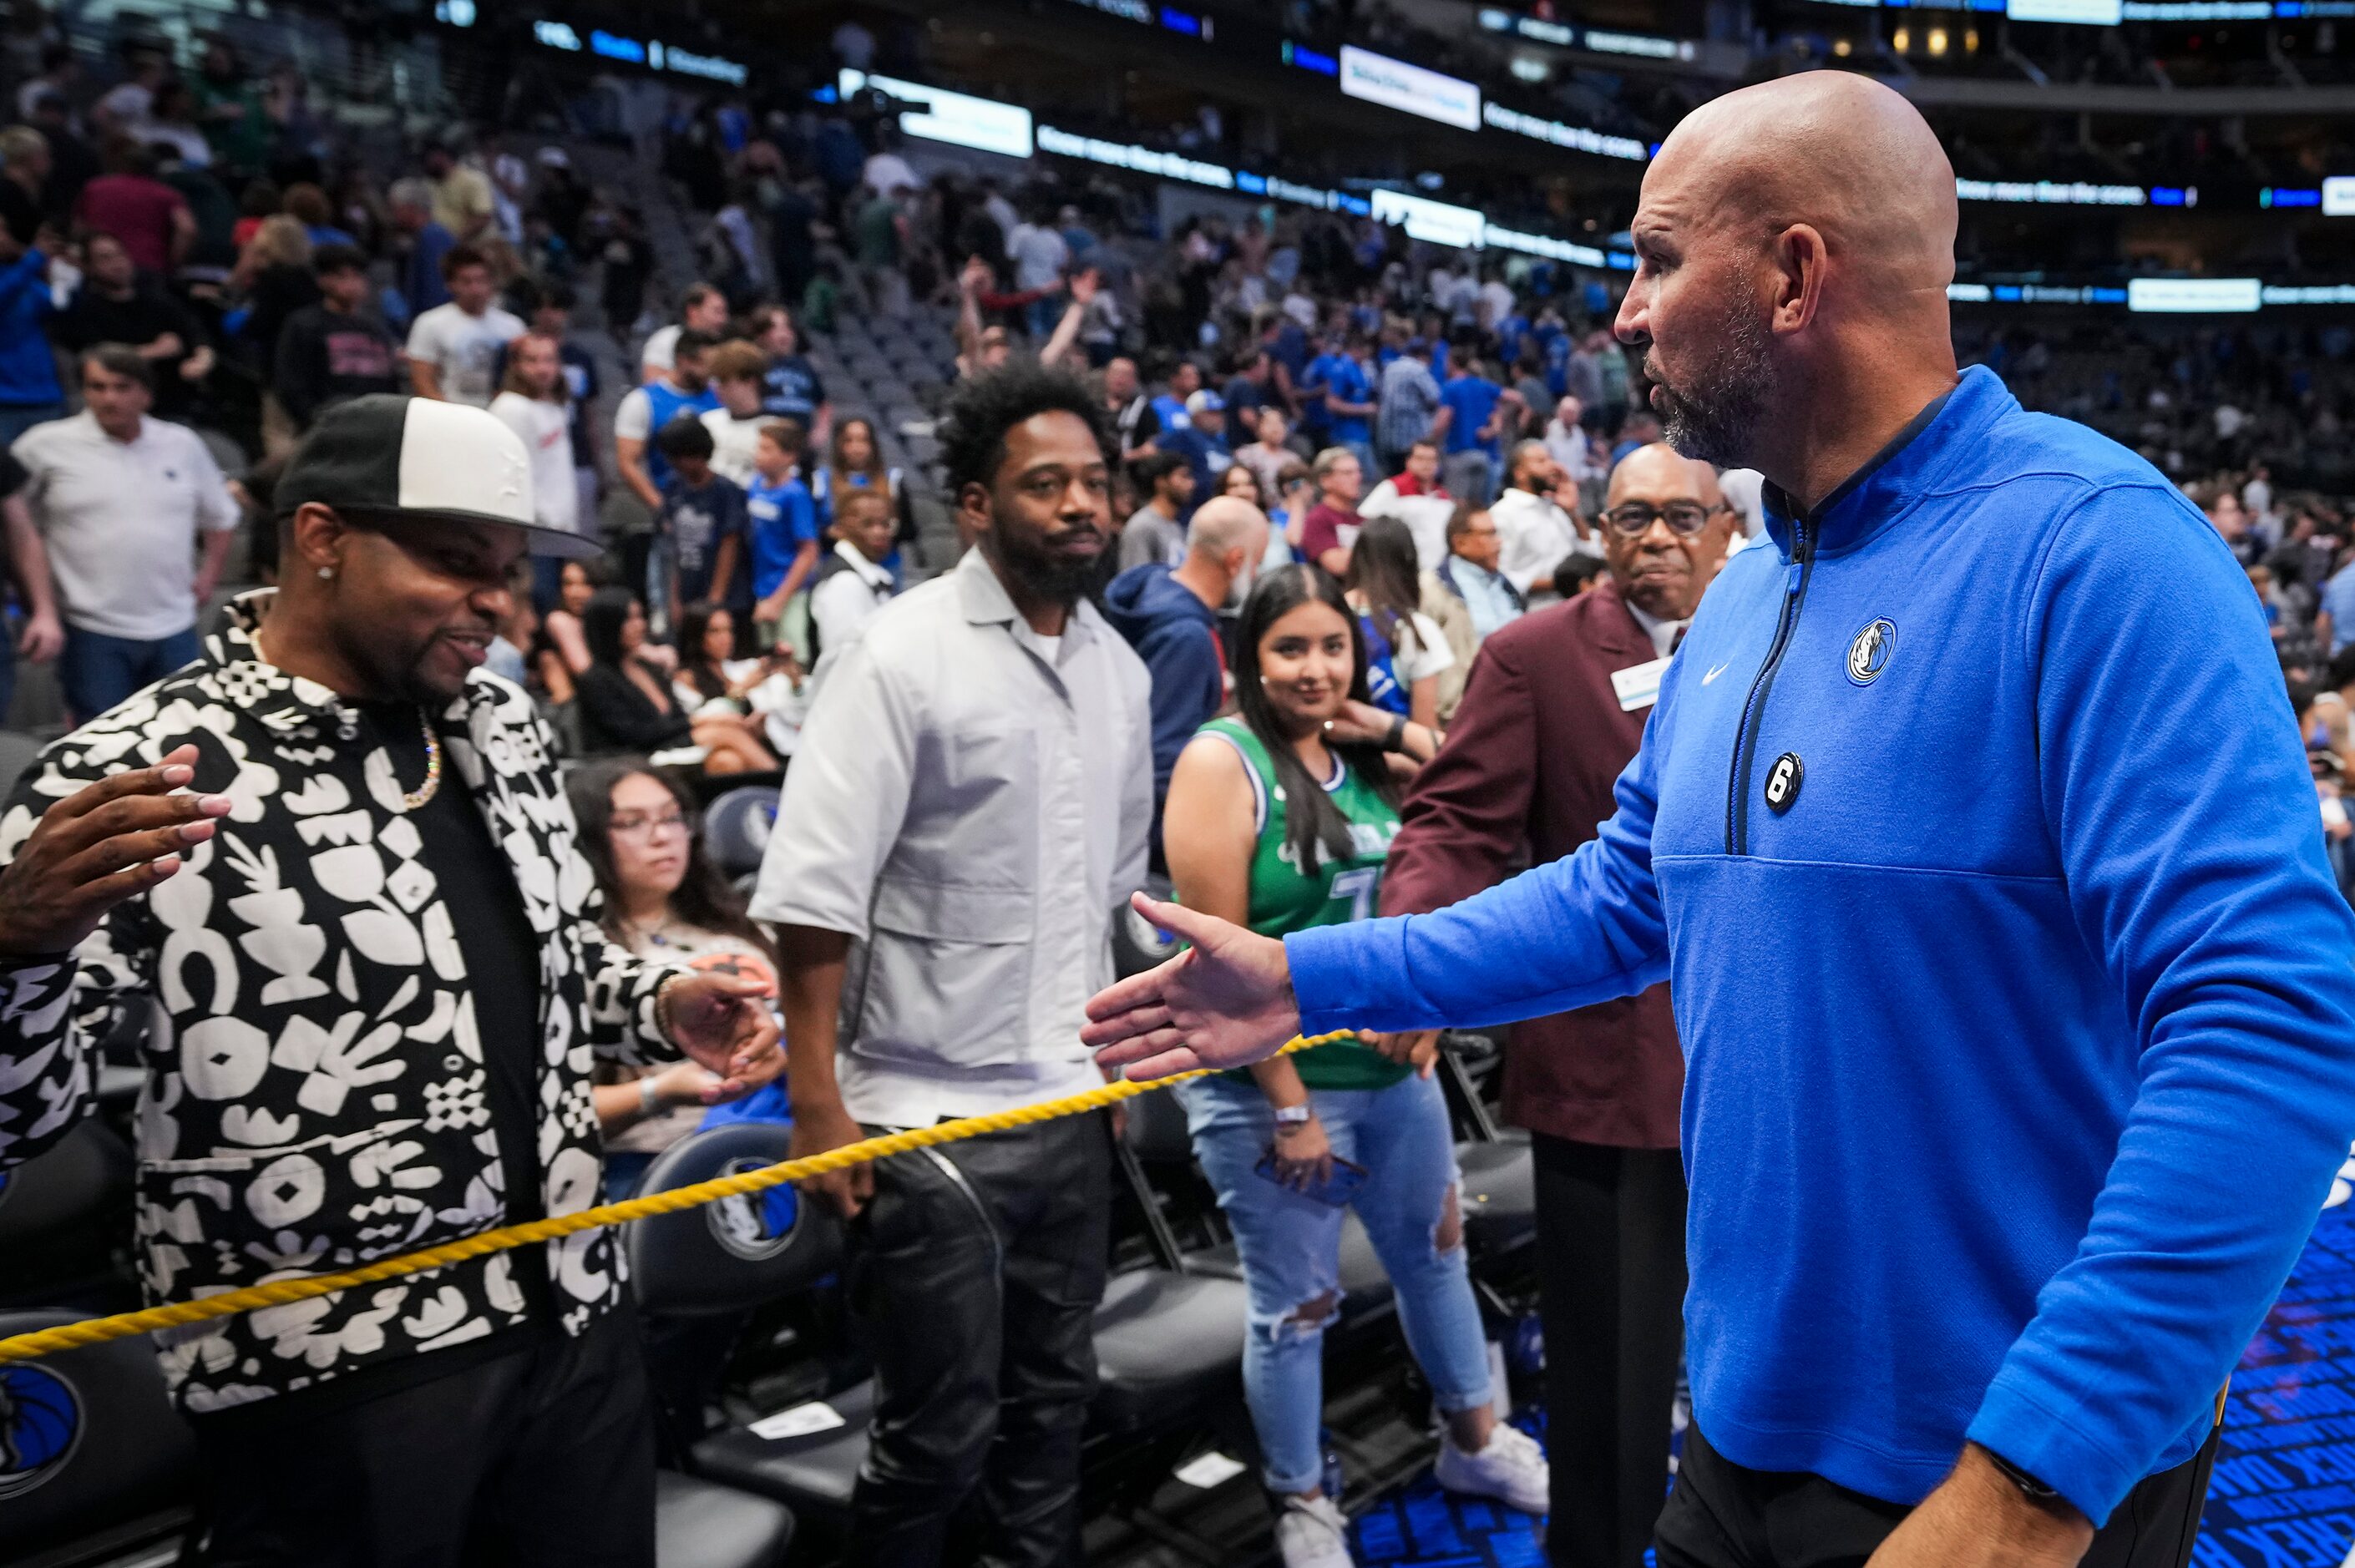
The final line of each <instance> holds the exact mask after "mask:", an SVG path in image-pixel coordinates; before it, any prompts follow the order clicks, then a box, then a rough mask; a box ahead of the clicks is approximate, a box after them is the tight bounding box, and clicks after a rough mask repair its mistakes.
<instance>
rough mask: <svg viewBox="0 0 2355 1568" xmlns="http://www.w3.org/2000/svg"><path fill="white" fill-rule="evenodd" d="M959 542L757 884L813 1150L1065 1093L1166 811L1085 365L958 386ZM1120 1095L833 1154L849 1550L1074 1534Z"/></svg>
mask: <svg viewBox="0 0 2355 1568" xmlns="http://www.w3.org/2000/svg"><path fill="white" fill-rule="evenodd" d="M1112 452H1113V449H1112V444H1111V432H1110V430H1109V429H1108V422H1107V420H1106V418H1105V417H1104V413H1103V401H1102V399H1101V398H1098V397H1094V396H1093V395H1092V394H1091V393H1090V392H1089V390H1088V389H1087V387H1085V386H1083V385H1082V383H1081V382H1079V381H1078V380H1077V379H1075V378H1073V377H1071V376H1068V375H1064V374H1062V373H1060V372H1057V371H1050V370H1046V369H1042V368H1040V367H1039V366H1037V365H1035V364H1028V363H1023V362H1016V363H1012V364H1009V365H1007V366H1005V367H1004V368H1002V369H998V370H995V371H991V372H989V373H987V374H986V375H982V376H975V377H973V378H971V379H970V380H967V381H966V382H964V384H962V385H961V386H960V387H958V388H957V392H956V396H955V399H954V402H953V403H952V404H951V406H950V409H949V418H948V426H947V429H946V431H945V433H944V438H943V453H944V459H945V462H946V466H947V469H948V479H949V484H950V487H951V490H952V492H953V493H954V496H955V498H956V507H957V522H958V526H959V529H960V531H961V532H962V533H964V535H966V536H967V537H969V538H971V539H973V540H974V541H975V543H974V547H973V548H972V549H971V550H969V551H968V552H967V553H966V555H965V557H964V560H963V561H962V562H960V563H959V564H958V565H957V567H955V569H954V570H953V571H950V572H948V573H946V574H944V575H943V576H941V577H934V578H933V579H932V580H931V581H929V582H926V583H923V584H921V585H919V586H918V587H916V588H912V589H911V590H910V591H909V592H907V593H905V594H903V595H901V596H900V598H898V599H893V600H892V601H891V602H890V604H888V605H885V606H884V607H883V608H882V609H880V610H879V611H878V612H877V613H876V614H875V616H874V617H873V618H872V619H870V620H868V621H867V623H866V624H865V625H864V626H862V627H860V628H859V629H858V630H857V631H856V632H855V633H854V634H853V635H852V636H851V637H850V639H849V640H848V641H846V642H844V643H843V644H842V645H841V646H839V647H836V646H832V645H829V646H828V647H827V649H826V656H825V658H824V660H823V661H822V662H820V664H819V666H818V669H817V672H816V678H815V684H816V691H815V694H814V696H813V698H812V701H811V705H810V711H809V718H808V720H807V722H806V723H805V725H804V726H803V727H802V744H801V749H800V751H799V753H798V754H797V755H796V756H795V757H794V766H793V770H792V772H791V773H790V774H788V775H787V777H786V780H785V789H784V795H783V800H782V801H781V802H780V804H779V807H778V811H777V829H776V833H775V836H774V837H773V838H772V839H771V840H770V841H769V848H768V853H767V859H766V861H765V862H764V863H763V864H762V868H761V877H760V885H759V887H758V889H757V891H756V892H755V894H754V895H753V898H752V914H753V916H754V917H755V918H757V919H760V920H763V921H767V922H771V923H773V925H774V926H775V927H776V930H777V942H778V948H779V949H780V952H781V955H782V957H783V964H782V966H781V968H782V970H783V985H782V990H783V997H784V1013H785V1020H786V1023H785V1027H786V1033H787V1036H788V1039H789V1041H790V1045H789V1051H790V1053H791V1058H792V1060H791V1069H790V1075H791V1080H792V1097H793V1107H794V1153H795V1155H797V1156H799V1155H808V1154H816V1153H818V1152H820V1151H822V1150H829V1149H835V1148H838V1147H840V1146H841V1145H843V1144H846V1143H850V1142H854V1141H856V1140H857V1139H860V1138H862V1137H865V1136H866V1135H867V1134H868V1133H870V1132H876V1131H880V1130H882V1129H884V1128H908V1127H924V1126H928V1125H930V1124H932V1123H933V1122H936V1121H939V1120H940V1119H942V1118H944V1117H964V1116H980V1115H985V1114H987V1113H990V1112H995V1111H1003V1110H1009V1109H1012V1108H1014V1107H1018V1106H1026V1105H1029V1104H1031V1103H1033V1102H1034V1101H1039V1100H1047V1099H1053V1098H1056V1097H1059V1096H1063V1095H1068V1094H1072V1093H1076V1092H1078V1091H1080V1090H1083V1089H1087V1088H1090V1087H1092V1086H1096V1085H1098V1084H1101V1083H1102V1082H1103V1076H1102V1075H1101V1074H1100V1073H1099V1072H1098V1070H1097V1068H1096V1066H1095V1065H1094V1064H1093V1062H1092V1061H1091V1060H1090V1058H1089V1054H1088V1052H1087V1049H1086V1048H1085V1047H1084V1046H1083V1045H1082V1044H1081V1043H1080V1025H1081V1024H1082V1022H1084V1018H1083V1014H1082V1008H1083V1006H1084V1004H1085V1002H1086V1001H1087V998H1088V995H1089V993H1090V992H1091V991H1093V990H1095V989H1096V988H1097V987H1098V986H1101V985H1103V983H1104V982H1105V981H1106V980H1108V979H1109V978H1110V974H1111V959H1110V948H1109V944H1108V938H1109V936H1110V923H1111V919H1112V916H1113V912H1114V909H1115V908H1116V907H1117V906H1118V905H1119V903H1120V901H1121V900H1122V899H1123V898H1124V896H1126V895H1127V894H1129V893H1130V892H1131V891H1133V890H1134V889H1135V888H1137V887H1139V886H1141V885H1143V884H1144V881H1145V874H1146V831H1147V829H1148V827H1149V826H1150V825H1151V823H1152V821H1153V748H1152V738H1153V721H1152V713H1151V677H1150V676H1149V675H1147V673H1146V668H1145V664H1144V662H1142V661H1141V660H1139V659H1138V658H1137V656H1136V654H1135V652H1133V651H1132V650H1131V649H1130V648H1129V645H1128V643H1127V642H1126V641H1124V640H1123V639H1122V637H1121V635H1120V633H1119V632H1117V631H1115V630H1113V629H1112V627H1111V626H1110V625H1109V624H1107V623H1106V622H1105V620H1104V619H1103V616H1102V615H1100V614H1098V613H1097V611H1096V609H1095V607H1094V606H1093V605H1092V604H1090V603H1089V602H1088V601H1087V599H1086V598H1085V597H1084V595H1085V593H1086V590H1087V588H1088V587H1089V585H1090V584H1092V582H1093V581H1094V580H1095V578H1096V567H1097V562H1098V557H1100V556H1102V555H1103V552H1104V550H1105V548H1106V547H1107V545H1108V542H1109V540H1110V538H1111V536H1112V518H1111V514H1110V498H1111V490H1110V484H1111V458H1112ZM1104 1121H1105V1118H1104V1117H1103V1115H1102V1114H1098V1115H1092V1116H1083V1117H1069V1118H1063V1119H1060V1120H1057V1121H1049V1122H1043V1123H1040V1124H1038V1125H1036V1126H1032V1127H1027V1128H1018V1129H1015V1130H1013V1131H1008V1132H1001V1133H995V1134H992V1135H990V1136H989V1137H986V1138H979V1139H970V1140H968V1141H966V1142H963V1143H958V1144H954V1145H950V1146H947V1147H944V1148H943V1149H940V1150H935V1151H933V1152H932V1153H931V1154H928V1155H924V1156H920V1157H917V1158H913V1159H908V1160H887V1161H885V1162H883V1163H882V1164H879V1165H862V1166H858V1167H856V1168H855V1169H853V1170H850V1171H841V1172H839V1173H837V1174H834V1175H830V1176H825V1177H820V1178H818V1179H817V1180H815V1181H812V1182H810V1183H808V1185H809V1186H810V1187H811V1189H812V1190H813V1191H814V1192H816V1193H817V1194H818V1195H819V1196H821V1197H822V1198H823V1199H824V1200H825V1201H826V1202H829V1203H830V1204H832V1205H833V1206H834V1207H835V1208H836V1209H837V1211H838V1212H840V1213H843V1214H845V1215H852V1216H857V1218H858V1224H856V1225H855V1226H854V1227H853V1228H852V1232H851V1235H852V1246H853V1253H854V1256H853V1261H852V1267H853V1269H854V1271H855V1272H856V1274H857V1277H858V1279H859V1282H860V1283H859V1287H858V1290H857V1291H856V1292H855V1293H854V1294H855V1298H856V1300H857V1302H858V1309H859V1311H860V1313H861V1315H862V1316H863V1317H864V1318H865V1319H866V1321H867V1326H868V1330H869V1332H868V1342H869V1343H870V1344H871V1346H872V1347H873V1350H874V1354H875V1370H876V1409H875V1418H874V1423H873V1427H872V1433H873V1442H872V1446H870V1448H869V1449H868V1456H867V1459H866V1462H865V1464H864V1465H863V1466H862V1467H861V1469H860V1472H859V1477H858V1488H857V1490H856V1492H855V1494H854V1495H853V1498H852V1500H851V1511H852V1514H853V1516H854V1517H853V1521H852V1525H851V1529H850V1542H851V1547H850V1554H851V1560H852V1561H853V1562H857V1563H938V1562H940V1561H942V1559H943V1553H944V1551H945V1550H946V1548H945V1542H947V1541H948V1540H949V1538H950V1535H951V1521H952V1518H953V1517H954V1518H955V1519H956V1520H957V1523H958V1525H959V1531H958V1533H959V1535H960V1537H962V1532H963V1527H964V1525H966V1524H967V1523H970V1524H972V1525H973V1527H974V1528H975V1530H976V1531H978V1536H979V1539H980V1540H981V1542H983V1543H984V1544H985V1546H986V1555H987V1556H988V1558H989V1560H990V1561H992V1562H996V1563H1025V1564H1048V1563H1062V1562H1067V1561H1076V1560H1077V1558H1078V1550H1079V1524H1080V1514H1079V1497H1080V1492H1079V1486H1080V1439H1081V1436H1082V1428H1083V1426H1084V1425H1085V1422H1086V1418H1087V1406H1088V1399H1089V1396H1090V1394H1091V1393H1092V1392H1093V1389H1094V1386H1095V1351H1094V1344H1093V1340H1092V1337H1091V1316H1092V1312H1093V1310H1094V1308H1095V1306H1096V1304H1097V1302H1098V1301H1099V1300H1101V1299H1102V1298H1103V1287H1104V1263H1105V1256H1106V1249H1107V1245H1108V1234H1107V1228H1106V1227H1107V1224H1108V1222H1109V1218H1110V1214H1111V1204H1112V1192H1111V1158H1112V1145H1111V1140H1110V1139H1109V1138H1108V1136H1107V1134H1106V1128H1105V1125H1104Z"/></svg>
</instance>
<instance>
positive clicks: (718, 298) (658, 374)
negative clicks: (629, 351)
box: [638, 283, 728, 381]
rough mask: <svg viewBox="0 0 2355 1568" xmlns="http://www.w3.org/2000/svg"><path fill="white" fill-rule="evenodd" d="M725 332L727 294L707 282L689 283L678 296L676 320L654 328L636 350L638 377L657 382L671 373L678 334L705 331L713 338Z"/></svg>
mask: <svg viewBox="0 0 2355 1568" xmlns="http://www.w3.org/2000/svg"><path fill="white" fill-rule="evenodd" d="M727 331H728V296H727V295H725V294H723V293H721V292H720V291H719V290H717V289H715V288H713V287H712V286H711V285H710V284H709V283H691V284H689V285H687V292H686V293H684V294H682V295H680V296H679V301H678V320H677V321H675V322H673V323H670V325H668V326H664V327H656V328H655V330H654V332H653V334H652V335H650V336H649V337H647V339H646V344H645V347H644V348H642V349H640V350H639V351H638V379H639V380H640V381H659V380H661V379H662V378H663V377H664V376H668V375H669V374H670V373H671V369H672V366H674V365H676V364H677V358H678V334H680V333H682V332H699V333H705V334H709V335H710V336H711V337H713V338H715V339H716V338H719V337H720V336H722V335H724V334H726V333H727Z"/></svg>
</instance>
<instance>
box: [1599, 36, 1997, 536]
mask: <svg viewBox="0 0 2355 1568" xmlns="http://www.w3.org/2000/svg"><path fill="white" fill-rule="evenodd" d="M1632 229H1633V235H1634V239H1635V244H1636V254H1637V257H1638V259H1639V263H1640V265H1639V268H1638V270H1637V272H1636V277H1635V279H1634V280H1633V281H1631V282H1630V284H1629V285H1628V290H1627V295H1626V298H1625V301H1624V302H1622V303H1621V306H1620V311H1619V320H1618V324H1617V331H1618V334H1619V335H1620V337H1622V338H1623V339H1625V340H1626V341H1627V342H1629V343H1633V344H1649V345H1650V354H1649V355H1648V356H1647V359H1646V366H1645V371H1646V375H1647V376H1649V377H1650V378H1651V380H1652V382H1653V383H1654V386H1653V393H1652V406H1653V408H1655V409H1656V410H1657V412H1658V413H1659V414H1660V416H1661V418H1663V420H1664V421H1665V423H1666V426H1667V439H1668V441H1670V442H1671V443H1672V444H1673V445H1675V447H1676V448H1677V450H1679V451H1681V452H1683V453H1685V454H1686V455H1687V456H1689V457H1698V458H1705V459H1707V460H1708V461H1711V462H1714V463H1719V464H1722V465H1725V466H1729V467H1731V466H1736V465H1738V466H1742V467H1752V468H1759V469H1763V470H1764V471H1766V473H1767V476H1768V477H1769V478H1771V479H1774V481H1775V482H1777V483H1779V484H1783V485H1785V487H1786V488H1790V489H1793V490H1794V491H1799V490H1804V489H1806V488H1808V487H1809V485H1810V484H1811V482H1812V481H1811V479H1810V476H1809V473H1808V472H1807V471H1809V470H1810V469H1812V468H1814V467H1817V466H1819V465H1820V464H1823V463H1826V462H1832V461H1848V462H1849V468H1851V469H1852V468H1853V466H1854V461H1861V456H1860V455H1859V456H1858V457H1857V458H1856V459H1855V460H1854V461H1849V453H1848V450H1847V445H1848V443H1849V442H1850V440H1851V439H1852V438H1854V439H1860V435H1861V433H1862V432H1863V431H1864V430H1866V429H1870V430H1872V431H1881V426H1882V425H1884V424H1892V422H1891V420H1889V419H1887V418H1884V417H1883V413H1882V411H1881V404H1883V403H1890V404H1892V405H1893V404H1897V403H1906V404H1908V405H1909V406H1908V407H1907V408H1905V409H1904V412H1903V413H1902V414H1900V415H1898V416H1897V417H1896V418H1894V420H1893V425H1902V423H1903V422H1904V418H1906V417H1907V416H1909V415H1910V414H1911V413H1912V412H1913V409H1916V408H1920V407H1921V405H1922V404H1923V403H1924V402H1926V401H1928V399H1929V398H1930V397H1934V396H1936V395H1937V392H1938V391H1942V390H1944V389H1945V388H1946V387H1951V386H1952V385H1953V384H1954V379H1955V375H1954V348H1953V343H1952V340H1951V338H1950V336H1949V332H1948V324H1947V315H1946V285H1947V284H1948V283H1949V282H1951V281H1953V279H1954V247H1955V177H1954V169H1953V166H1952V165H1951V164H1948V163H1947V161H1946V154H1945V150H1944V149H1943V148H1942V147H1941V146H1940V145H1939V144H1938V139H1937V136H1936V135H1935V133H1934V132H1932V131H1931V129H1930V127H1929V125H1928V124H1927V123H1926V122H1924V121H1923V119H1922V116H1921V115H1920V113H1919V112H1917V111H1915V110H1914V108H1913V105H1912V104H1910V103H1908V102H1907V101H1905V100H1904V99H1903V98H1902V97H1901V96H1899V95H1898V94H1897V93H1895V92H1893V91H1891V90H1889V89H1888V88H1886V87H1883V86H1881V84H1880V83H1878V82H1876V81H1872V80H1870V79H1868V78H1865V77H1860V76H1853V75H1849V74H1848V73H1846V72H1841V71H1811V72H1807V73H1805V74H1802V75H1798V76H1791V77H1785V78H1783V79H1780V80H1777V81H1771V82H1764V83H1761V84H1760V85H1758V86H1755V87H1748V88H1743V89H1742V90H1739V91H1737V92H1730V93H1728V94H1726V95H1725V96H1724V97H1722V98H1720V99H1716V100H1713V101H1710V102H1709V103H1706V104H1703V105H1702V106H1701V107H1700V108H1699V109H1697V110H1695V111H1693V112H1692V113H1691V114H1689V115H1688V116H1686V118H1685V119H1684V121H1683V122H1681V123H1679V124H1678V126H1677V128H1676V129H1675V130H1674V131H1673V132H1670V133H1669V136H1668V141H1667V142H1666V143H1663V144H1662V146H1661V149H1660V154H1659V156H1658V157H1657V158H1656V159H1654V160H1653V162H1652V164H1651V166H1650V168H1649V169H1647V170H1646V173H1645V175H1644V194H1643V199H1642V202H1641V204H1640V206H1639V207H1637V210H1636V219H1635V222H1634V224H1633V225H1632ZM1893 425H1892V428H1893ZM1881 434H1882V437H1883V439H1885V435H1886V432H1885V431H1882V432H1881ZM1866 452H1867V453H1869V452H1870V447H1868V448H1866ZM1841 477H1844V474H1842V475H1841ZM1819 488H1820V489H1828V488H1829V486H1828V485H1823V486H1820V487H1819Z"/></svg>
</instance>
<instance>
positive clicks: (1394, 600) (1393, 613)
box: [1349, 517, 1423, 648]
mask: <svg viewBox="0 0 2355 1568" xmlns="http://www.w3.org/2000/svg"><path fill="white" fill-rule="evenodd" d="M1419 569H1420V568H1419V567H1417V565H1416V561H1415V553H1414V535H1412V533H1410V532H1408V530H1407V525H1406V524H1403V523H1401V522H1400V521H1399V520H1398V519H1397V518H1395V517H1369V518H1367V519H1366V524H1365V527H1364V529H1363V530H1361V531H1360V532H1359V535H1358V542H1357V544H1356V545H1354V546H1351V547H1350V550H1349V587H1350V588H1353V589H1355V590H1356V591H1357V592H1358V593H1359V594H1360V595H1361V596H1363V597H1364V599H1365V601H1366V613H1367V614H1368V615H1370V616H1371V617H1373V621H1374V624H1375V625H1376V626H1378V627H1380V629H1381V633H1382V636H1383V637H1384V638H1385V639H1386V640H1388V641H1389V642H1390V645H1391V647H1392V648H1398V647H1400V646H1401V642H1400V636H1399V633H1400V631H1401V629H1404V630H1405V631H1406V634H1407V636H1408V638H1409V639H1412V636H1413V632H1414V612H1415V608H1416V606H1417V605H1419V604H1420V603H1421V602H1422V600H1423V587H1422V584H1421V581H1420V579H1419V578H1418V577H1417V572H1418V571H1419ZM1352 619H1355V618H1354V617H1352Z"/></svg>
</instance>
